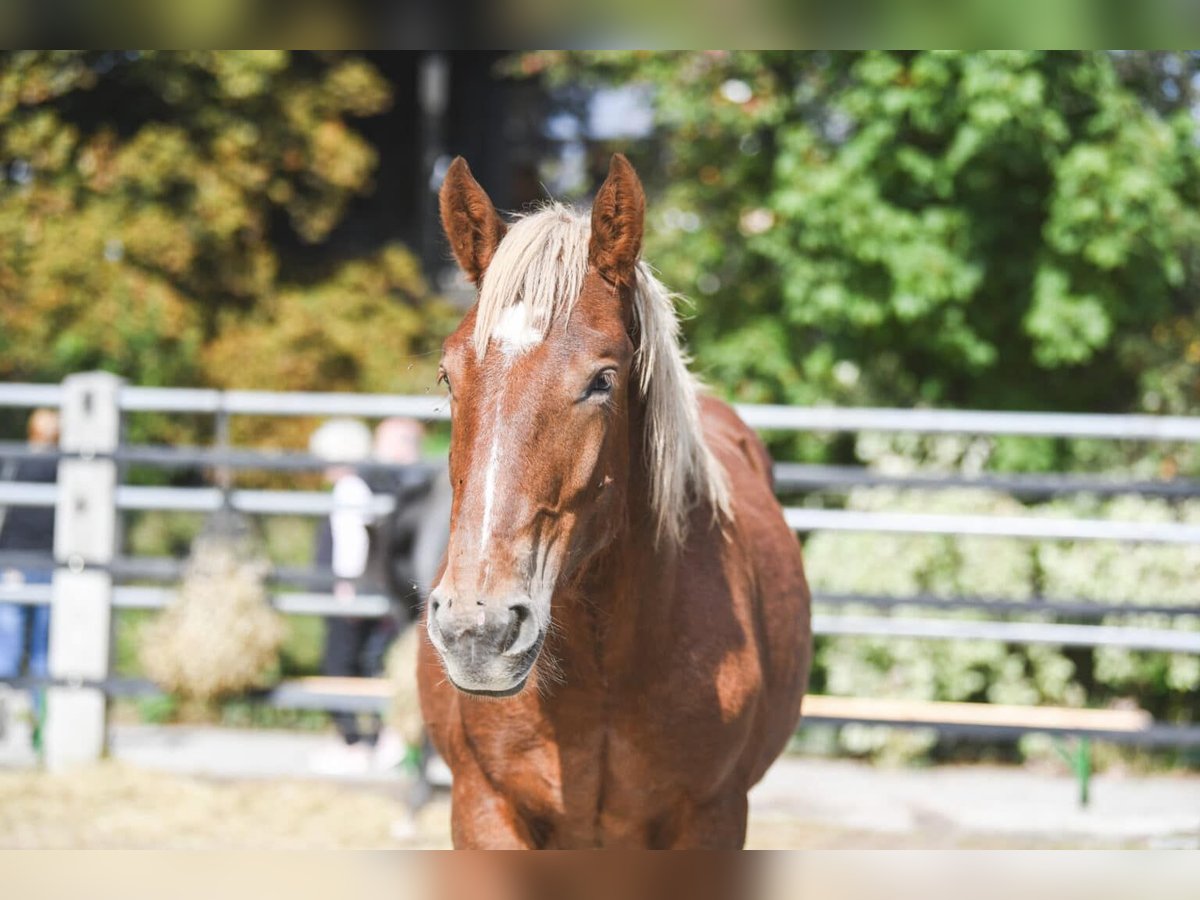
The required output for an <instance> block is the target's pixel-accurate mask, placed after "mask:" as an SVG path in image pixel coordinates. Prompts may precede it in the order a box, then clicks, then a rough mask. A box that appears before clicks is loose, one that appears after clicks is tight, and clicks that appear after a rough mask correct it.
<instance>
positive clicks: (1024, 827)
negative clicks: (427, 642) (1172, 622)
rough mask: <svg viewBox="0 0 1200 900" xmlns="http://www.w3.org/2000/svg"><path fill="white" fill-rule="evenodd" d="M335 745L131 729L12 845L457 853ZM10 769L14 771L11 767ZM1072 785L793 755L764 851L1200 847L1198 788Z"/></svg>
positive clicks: (41, 806)
mask: <svg viewBox="0 0 1200 900" xmlns="http://www.w3.org/2000/svg"><path fill="white" fill-rule="evenodd" d="M325 741H328V738H327V737H323V736H317V735H298V734H294V733H282V732H236V731H232V732H231V731H228V730H223V729H169V728H134V729H125V730H123V731H121V732H119V733H117V734H116V735H114V741H113V748H114V756H115V759H114V760H110V761H108V762H105V763H102V764H100V765H95V766H90V767H87V768H83V769H78V770H75V771H72V772H67V773H62V774H50V773H47V772H44V771H38V770H36V769H29V768H22V767H16V766H15V761H14V760H9V767H7V768H0V848H18V847H20V848H28V847H39V848H70V847H103V848H140V847H153V848H163V849H167V848H171V849H185V848H225V849H234V848H237V849H243V848H254V849H268V848H269V849H296V848H363V849H373V848H396V847H446V846H449V832H448V816H449V804H448V800H447V797H446V795H445V794H444V793H439V794H437V795H436V796H435V797H434V800H433V801H432V802H431V803H430V804H429V805H428V806H426V807H425V808H424V809H423V810H422V811H421V813H420V814H419V815H418V817H417V819H416V820H415V822H413V821H412V820H411V819H409V818H408V816H407V813H406V806H405V804H404V802H403V798H404V797H405V796H406V793H405V785H404V784H403V783H402V782H401V781H399V780H397V779H390V778H377V779H372V780H365V781H357V782H347V781H330V780H319V779H314V778H312V777H309V776H308V774H307V767H306V761H307V758H308V755H309V754H310V753H311V752H312V751H313V750H314V749H316V748H319V747H321V746H323V742H325ZM0 763H2V761H0ZM1074 791H1075V789H1074V784H1073V782H1072V781H1071V779H1070V778H1069V777H1067V776H1065V775H1061V774H1053V773H1044V772H1033V771H1029V770H1024V769H1019V768H997V767H984V766H967V767H951V768H940V769H883V768H877V767H873V766H869V765H862V764H858V763H852V762H844V761H830V760H821V759H803V758H795V757H791V758H786V759H784V760H781V761H780V762H779V763H777V764H776V766H775V767H774V768H773V769H772V770H771V772H770V773H769V774H768V776H767V778H766V779H765V780H764V781H763V783H762V784H760V785H759V786H758V787H757V788H756V789H755V791H754V792H753V793H752V795H751V823H750V833H749V838H748V842H747V843H748V845H749V846H752V847H763V848H768V847H769V848H799V849H867V848H899V849H915V848H1008V849H1045V848H1050V847H1062V848H1067V847H1076V848H1127V847H1163V848H1166V847H1189V848H1200V778H1197V777H1195V776H1191V777H1187V776H1155V777H1130V776H1125V777H1119V776H1115V775H1100V776H1098V777H1097V779H1096V781H1095V783H1094V790H1093V798H1094V799H1093V803H1092V806H1091V807H1090V808H1089V809H1087V810H1081V809H1080V808H1079V807H1078V806H1077V804H1076V802H1075V792H1074Z"/></svg>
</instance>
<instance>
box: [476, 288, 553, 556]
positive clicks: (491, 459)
mask: <svg viewBox="0 0 1200 900" xmlns="http://www.w3.org/2000/svg"><path fill="white" fill-rule="evenodd" d="M492 340H494V341H495V342H496V343H497V344H498V345H499V347H500V352H501V353H503V354H504V356H505V357H506V358H508V359H511V358H512V357H514V356H519V355H520V354H522V353H524V352H525V351H527V350H529V349H531V348H532V347H536V346H537V345H538V344H540V343H541V342H542V334H541V332H540V331H538V330H537V329H536V328H534V327H533V326H532V325H531V324H530V322H529V307H528V306H526V305H525V304H524V303H515V304H513V305H512V306H509V307H507V308H506V309H505V310H504V312H503V313H501V315H500V321H498V322H497V323H496V327H495V329H494V330H493V331H492ZM506 387H507V386H504V387H501V389H500V393H499V394H498V395H497V397H496V409H495V411H494V412H493V413H492V423H491V424H492V446H491V450H490V451H489V453H488V462H487V471H486V472H485V473H484V479H483V522H482V523H481V524H480V528H479V551H480V553H483V552H485V551H486V550H487V545H488V541H489V540H490V539H491V536H492V509H493V506H494V505H495V501H496V478H497V475H498V471H499V468H500V440H501V438H502V437H503V430H504V423H503V422H502V421H501V420H500V410H501V402H502V400H503V396H504V390H505V389H506Z"/></svg>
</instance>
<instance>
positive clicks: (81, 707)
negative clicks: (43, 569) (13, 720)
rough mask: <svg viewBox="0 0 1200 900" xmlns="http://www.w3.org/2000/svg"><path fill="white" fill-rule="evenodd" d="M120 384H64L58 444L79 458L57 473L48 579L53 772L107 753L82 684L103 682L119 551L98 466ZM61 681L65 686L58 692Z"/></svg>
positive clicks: (84, 376)
mask: <svg viewBox="0 0 1200 900" xmlns="http://www.w3.org/2000/svg"><path fill="white" fill-rule="evenodd" d="M120 386H121V379H119V378H117V377H116V376H115V375H110V374H109V373H107V372H86V373H81V374H77V375H69V376H68V377H67V378H66V379H65V380H64V381H63V400H62V410H61V415H62V422H61V435H62V436H61V439H60V445H61V447H62V449H63V450H64V451H67V452H69V453H73V454H78V456H75V457H72V458H69V459H63V460H61V461H60V462H59V465H58V504H57V507H56V515H55V525H54V555H55V557H56V558H57V559H58V561H59V568H57V569H56V570H55V572H54V584H53V589H52V600H51V612H50V655H49V670H50V678H51V679H53V680H54V681H56V682H59V683H58V684H56V685H54V686H52V687H50V688H48V689H47V691H46V722H45V731H44V736H45V741H44V747H45V758H46V765H47V766H48V767H50V768H62V767H64V766H69V765H73V764H76V763H86V762H92V761H94V760H97V759H99V758H100V757H101V756H102V755H103V754H104V749H105V737H106V721H105V719H106V712H107V706H108V703H107V698H106V697H105V694H104V692H103V691H102V690H100V689H98V688H95V687H85V686H83V683H84V682H95V681H102V680H104V679H105V678H107V677H108V669H109V642H110V628H111V615H112V575H111V573H110V572H109V571H108V570H107V569H106V568H88V567H89V566H99V567H107V566H108V564H109V563H111V562H112V559H113V556H114V554H115V551H116V543H117V509H116V487H117V466H116V463H115V462H114V461H113V460H112V459H97V458H95V457H96V456H97V455H103V454H110V453H112V452H113V451H114V450H116V449H117V444H118V441H119V439H120V430H121V427H120V426H121V414H120V408H119V406H118V402H117V401H118V392H119V390H120ZM63 682H65V684H63Z"/></svg>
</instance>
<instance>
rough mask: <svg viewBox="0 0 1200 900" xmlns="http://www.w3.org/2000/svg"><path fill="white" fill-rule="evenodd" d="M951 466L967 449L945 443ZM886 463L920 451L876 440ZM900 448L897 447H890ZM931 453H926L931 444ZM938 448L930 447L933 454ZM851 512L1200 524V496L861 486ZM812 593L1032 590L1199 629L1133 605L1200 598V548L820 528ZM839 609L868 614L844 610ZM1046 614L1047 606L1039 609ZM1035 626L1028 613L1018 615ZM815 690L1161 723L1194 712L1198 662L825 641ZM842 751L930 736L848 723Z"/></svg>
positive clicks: (962, 643)
mask: <svg viewBox="0 0 1200 900" xmlns="http://www.w3.org/2000/svg"><path fill="white" fill-rule="evenodd" d="M945 443H946V444H947V445H948V446H949V447H950V450H949V451H947V452H946V453H945V456H946V457H947V459H946V460H940V461H942V462H946V461H951V462H953V459H951V457H954V456H955V455H956V454H957V459H958V460H959V461H961V460H962V459H963V457H964V455H965V454H966V453H969V451H970V444H969V443H968V442H965V441H961V440H960V441H959V443H958V444H954V442H952V441H946V442H945ZM864 449H866V450H867V453H866V454H865V455H867V456H868V457H871V456H872V453H871V450H872V449H874V450H876V451H878V452H876V453H874V459H873V461H874V462H875V464H876V465H877V466H879V467H881V468H886V469H891V470H893V471H896V470H897V469H902V468H903V467H904V466H906V465H909V464H908V463H907V462H906V460H905V457H904V455H903V454H904V453H905V452H910V451H911V450H912V448H908V447H900V448H897V447H896V446H895V443H894V442H882V441H881V442H880V443H878V444H877V445H875V447H874V448H872V447H871V446H870V444H869V441H868V446H867V447H866V448H864V447H863V446H862V444H860V452H862V451H863V450H864ZM897 449H898V450H899V451H900V452H893V451H896V450H897ZM927 449H928V447H927ZM936 449H937V447H936V445H935V446H934V450H935V451H936ZM846 506H847V508H849V509H854V510H869V511H880V512H882V511H887V512H911V513H913V514H914V515H916V514H930V513H960V514H977V515H996V516H999V515H1012V516H1058V517H1072V518H1076V517H1083V518H1107V519H1119V520H1123V521H1135V522H1171V521H1187V522H1198V521H1200V503H1176V504H1172V503H1169V502H1167V501H1163V500H1157V499H1146V498H1140V497H1117V498H1113V499H1111V500H1099V499H1096V498H1087V497H1084V498H1072V499H1070V500H1060V501H1054V502H1050V503H1042V504H1034V505H1030V506H1026V505H1024V504H1022V503H1020V502H1018V501H1017V500H1015V499H1014V498H1012V497H1009V496H1006V495H1004V494H999V493H995V492H989V491H980V490H948V491H908V490H894V489H881V488H863V489H857V490H855V491H853V492H851V494H850V495H849V496H848V497H847V500H846ZM805 566H806V570H807V572H808V577H809V581H810V583H811V585H812V588H813V591H814V593H829V594H833V593H838V594H856V593H859V594H877V595H886V596H898V597H902V596H905V595H911V594H915V593H924V594H931V595H933V596H937V597H946V598H948V599H950V598H954V597H977V598H992V599H997V600H1005V601H1025V600H1031V599H1032V598H1035V597H1039V596H1041V597H1046V598H1048V599H1059V600H1093V601H1098V602H1109V603H1113V604H1117V605H1120V606H1122V607H1123V608H1127V609H1130V610H1132V611H1133V612H1132V614H1130V613H1121V614H1114V615H1110V616H1107V617H1105V619H1104V622H1106V623H1108V624H1126V625H1140V626H1146V627H1168V626H1169V627H1173V628H1193V629H1195V628H1200V623H1198V622H1196V621H1194V617H1188V616H1182V617H1181V616H1168V615H1164V614H1161V613H1154V614H1152V613H1143V614H1138V613H1137V607H1138V606H1146V605H1150V604H1153V605H1155V606H1163V605H1167V606H1170V605H1180V606H1182V605H1196V602H1197V600H1198V599H1200V596H1198V595H1200V547H1196V546H1191V545H1165V544H1142V545H1131V544H1129V543H1120V542H1112V541H1033V540H1022V539H1012V538H987V537H955V536H928V535H896V534H870V533H838V532H820V533H817V534H815V535H813V536H812V537H810V538H809V540H808V541H807V543H806V545H805ZM837 611H838V612H844V613H865V612H869V611H872V610H871V608H867V607H861V606H855V605H842V604H839V606H838V609H837ZM875 612H876V614H879V615H894V616H906V615H907V616H921V617H941V618H954V619H986V618H994V617H995V618H1004V617H1005V616H1004V615H997V616H992V615H991V614H989V613H988V612H987V611H986V610H953V609H949V608H947V609H946V610H939V609H937V608H930V607H928V606H924V607H920V608H917V607H913V606H908V607H905V606H903V605H901V606H898V607H896V608H894V609H893V610H892V611H891V612H879V611H878V610H875ZM1042 617H1043V618H1044V614H1042ZM1020 618H1021V619H1022V620H1026V621H1030V620H1037V619H1038V618H1039V614H1038V613H1037V611H1036V610H1034V609H1032V608H1031V610H1030V612H1029V613H1028V614H1025V615H1022V616H1020ZM813 685H814V690H822V691H825V692H828V693H830V694H841V695H852V696H862V697H898V698H906V699H917V700H951V701H975V702H984V701H986V702H992V703H1010V704H1024V705H1033V704H1044V705H1066V706H1108V705H1114V704H1121V705H1129V704H1135V705H1137V706H1140V707H1143V708H1146V709H1149V710H1151V711H1152V712H1154V713H1155V715H1159V716H1164V717H1167V718H1171V717H1178V718H1187V717H1188V716H1191V715H1194V710H1195V708H1196V706H1197V691H1198V690H1200V658H1197V657H1196V656H1193V655H1185V654H1167V653H1151V652H1143V651H1131V650H1123V649H1119V648H1100V649H1097V650H1095V651H1092V650H1088V649H1086V648H1060V647H1055V646H1048V645H1009V644H1005V643H1002V642H999V641H974V640H971V641H968V640H951V641H945V640H916V639H909V638H886V637H828V638H821V639H818V641H817V648H816V653H815V657H814V671H813ZM840 740H841V743H842V746H843V747H844V748H845V749H846V750H848V751H851V752H856V753H866V754H871V755H876V756H891V757H895V756H901V757H912V756H919V755H921V754H922V753H924V752H926V751H927V750H928V749H930V748H931V747H932V746H933V745H934V743H935V742H936V737H935V735H933V734H932V733H927V732H912V733H909V734H905V735H901V734H900V733H899V732H895V731H892V730H890V729H881V728H870V727H854V728H844V729H842V731H841V737H840Z"/></svg>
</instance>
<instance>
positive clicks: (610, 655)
mask: <svg viewBox="0 0 1200 900" xmlns="http://www.w3.org/2000/svg"><path fill="white" fill-rule="evenodd" d="M440 199H441V216H442V223H443V225H444V227H445V229H446V234H447V236H448V237H449V239H450V245H451V247H452V249H453V251H454V254H455V256H456V257H457V259H458V262H459V264H460V265H461V266H462V268H463V270H464V272H465V273H466V275H467V277H468V278H470V279H471V280H472V281H473V282H474V283H475V284H476V285H477V286H478V300H477V302H476V304H475V306H474V307H473V308H472V309H471V310H470V311H469V312H468V313H467V315H466V317H465V318H464V319H463V321H462V323H461V324H460V325H459V327H458V329H457V330H456V331H455V332H454V333H453V334H452V335H451V336H450V337H449V339H447V341H446V342H445V346H444V348H443V356H442V365H441V376H440V377H441V379H442V380H444V381H445V383H446V386H447V389H448V390H449V393H450V406H451V418H452V436H451V440H450V477H451V481H452V484H453V488H454V500H453V507H452V514H451V533H450V544H449V548H448V551H447V555H446V561H445V565H444V568H443V571H442V574H441V576H440V580H439V582H438V584H437V586H436V587H435V588H434V590H433V591H432V593H431V594H430V598H429V603H428V608H427V611H426V619H425V623H426V628H427V633H428V636H429V641H427V642H422V649H421V660H420V665H419V672H418V677H419V683H420V692H421V705H422V710H423V713H424V715H425V720H426V723H427V725H428V728H429V733H430V736H431V738H432V740H433V742H434V744H435V746H436V747H437V748H438V750H439V751H440V752H441V753H442V755H443V756H444V757H445V759H446V761H447V763H448V764H449V766H450V769H451V770H452V772H453V774H454V787H453V798H452V803H453V806H452V831H453V837H454V844H455V846H457V847H651V848H655V847H740V846H741V845H742V844H743V842H744V840H745V835H746V814H747V800H746V794H747V791H748V790H749V789H750V787H751V786H752V785H753V784H754V783H755V782H756V781H758V779H759V778H761V777H762V775H763V773H764V772H765V771H766V770H767V767H768V766H769V765H770V764H771V762H772V761H773V760H774V759H775V757H776V756H777V755H778V754H779V753H780V751H782V749H783V747H784V745H785V744H786V743H787V741H788V738H789V736H790V735H791V734H792V732H793V730H794V728H795V727H796V723H797V720H798V718H799V714H800V699H801V696H802V695H803V693H804V688H805V684H806V682H807V677H808V663H809V655H810V646H811V631H810V626H809V602H810V600H809V593H808V587H807V585H806V583H805V580H804V572H803V568H802V566H801V562H800V550H799V545H798V543H797V541H796V538H795V536H794V535H793V534H792V532H791V530H790V529H789V528H788V526H787V524H786V523H785V522H784V518H783V514H782V511H781V510H780V507H779V504H778V502H777V501H776V500H775V497H774V494H773V492H772V485H771V461H770V458H769V457H768V456H767V453H766V450H765V449H764V447H763V446H762V444H761V443H760V442H759V440H758V438H757V437H756V436H755V435H754V433H753V432H751V431H750V429H749V428H747V427H746V426H745V425H744V424H743V423H742V421H741V420H740V419H739V418H738V417H737V415H736V414H735V413H734V411H733V410H732V409H731V408H730V407H729V406H727V405H725V404H724V403H721V402H719V401H717V400H715V399H713V398H712V397H709V396H706V395H704V394H703V393H701V392H700V390H699V388H698V386H697V384H696V382H695V381H694V379H693V378H692V376H691V375H690V373H689V372H688V370H687V366H686V357H685V356H684V354H683V352H682V350H681V349H680V346H679V339H678V322H677V319H676V315H675V310H674V305H673V302H672V297H671V295H670V294H669V293H668V292H667V291H666V289H665V288H664V287H663V286H662V284H661V283H659V281H658V280H657V279H656V278H655V277H654V274H653V272H652V270H651V269H650V268H649V266H647V265H646V264H645V263H644V262H641V261H640V259H639V255H640V251H641V244H642V225H643V215H644V208H645V196H644V194H643V192H642V186H641V183H640V182H639V181H638V177H637V175H636V173H635V172H634V170H633V167H632V166H631V165H630V164H629V162H628V161H627V160H626V159H625V158H624V157H623V156H620V155H618V156H614V157H613V160H612V165H611V168H610V170H609V174H608V178H607V180H606V181H605V182H604V185H603V186H602V187H601V188H600V191H599V193H598V194H597V196H596V200H595V203H594V204H593V208H592V212H591V216H590V218H589V217H588V216H587V215H585V214H580V213H578V212H575V211H574V210H570V209H568V208H566V207H563V206H561V205H558V204H552V205H549V206H546V207H544V208H542V209H540V210H539V211H536V212H533V213H531V214H529V215H526V216H524V217H520V218H517V219H516V220H515V221H514V222H513V223H511V224H506V223H505V222H504V221H503V220H502V219H501V218H500V216H499V215H497V213H496V210H495V208H494V207H493V206H492V202H491V200H490V199H488V196H487V194H486V193H484V191H483V189H482V188H481V187H480V186H479V184H478V183H476V181H475V179H474V178H473V177H472V176H471V172H470V170H469V169H468V168H467V165H466V163H465V162H464V161H463V160H462V159H461V158H460V159H456V160H455V161H454V163H453V165H451V167H450V169H449V171H448V172H447V174H446V179H445V182H444V183H443V185H442V188H441V198H440ZM501 698H503V699H501Z"/></svg>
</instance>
